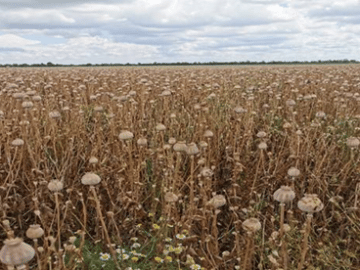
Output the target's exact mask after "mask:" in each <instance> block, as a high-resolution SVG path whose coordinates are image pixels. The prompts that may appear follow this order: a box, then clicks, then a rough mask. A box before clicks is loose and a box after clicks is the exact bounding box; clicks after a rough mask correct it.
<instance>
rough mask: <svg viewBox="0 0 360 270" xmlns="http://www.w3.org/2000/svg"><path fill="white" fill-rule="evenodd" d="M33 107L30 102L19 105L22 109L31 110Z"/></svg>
mask: <svg viewBox="0 0 360 270" xmlns="http://www.w3.org/2000/svg"><path fill="white" fill-rule="evenodd" d="M33 106H34V104H33V103H32V102H31V101H24V102H23V103H22V104H21V107H23V108H24V109H31V108H32V107H33Z"/></svg>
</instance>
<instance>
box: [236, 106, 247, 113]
mask: <svg viewBox="0 0 360 270" xmlns="http://www.w3.org/2000/svg"><path fill="white" fill-rule="evenodd" d="M234 112H235V113H238V114H240V113H246V112H247V110H246V109H244V108H243V107H240V106H238V107H236V108H235V109H234Z"/></svg>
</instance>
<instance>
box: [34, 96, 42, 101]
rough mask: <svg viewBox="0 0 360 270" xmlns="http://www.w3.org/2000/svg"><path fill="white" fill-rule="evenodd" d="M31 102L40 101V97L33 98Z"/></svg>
mask: <svg viewBox="0 0 360 270" xmlns="http://www.w3.org/2000/svg"><path fill="white" fill-rule="evenodd" d="M32 100H33V101H41V97H40V96H33V97H32Z"/></svg>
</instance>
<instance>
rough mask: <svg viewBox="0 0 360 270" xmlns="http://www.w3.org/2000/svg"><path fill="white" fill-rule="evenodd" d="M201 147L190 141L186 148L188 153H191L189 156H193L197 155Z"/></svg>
mask: <svg viewBox="0 0 360 270" xmlns="http://www.w3.org/2000/svg"><path fill="white" fill-rule="evenodd" d="M199 152H200V151H199V148H198V147H197V146H196V144H195V143H193V142H192V143H190V144H189V145H188V147H187V149H186V153H187V154H188V155H189V156H193V155H197V154H199Z"/></svg>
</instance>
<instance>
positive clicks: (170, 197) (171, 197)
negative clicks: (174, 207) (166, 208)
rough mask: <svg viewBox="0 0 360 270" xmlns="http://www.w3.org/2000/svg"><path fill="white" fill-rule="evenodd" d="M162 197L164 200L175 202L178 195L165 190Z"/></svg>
mask: <svg viewBox="0 0 360 270" xmlns="http://www.w3.org/2000/svg"><path fill="white" fill-rule="evenodd" d="M164 199H165V201H166V202H177V201H178V200H179V197H178V196H177V195H175V194H174V193H172V192H166V193H165V196H164Z"/></svg>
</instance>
